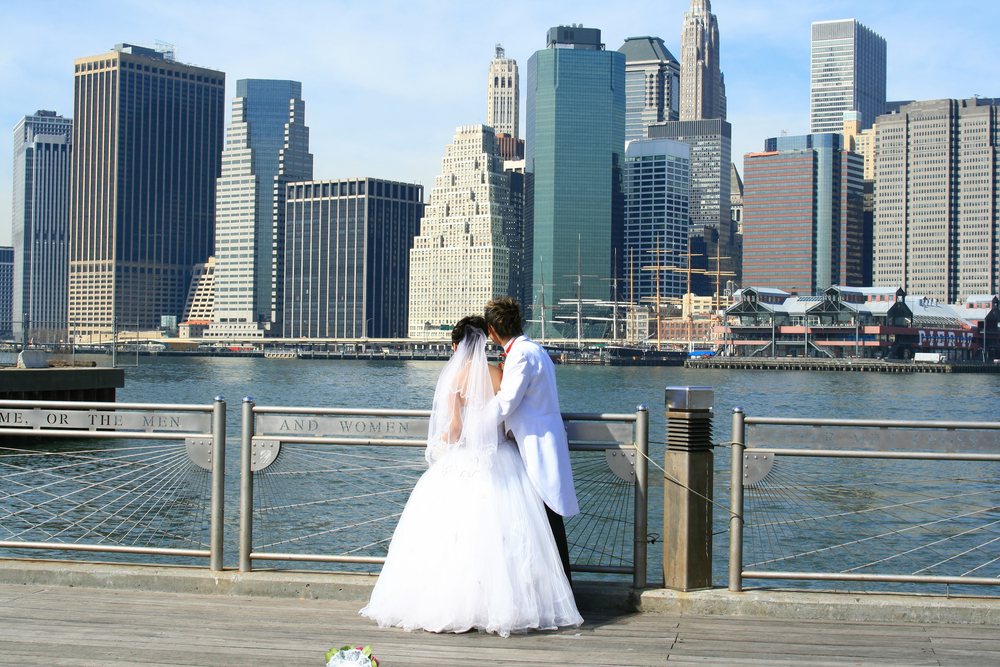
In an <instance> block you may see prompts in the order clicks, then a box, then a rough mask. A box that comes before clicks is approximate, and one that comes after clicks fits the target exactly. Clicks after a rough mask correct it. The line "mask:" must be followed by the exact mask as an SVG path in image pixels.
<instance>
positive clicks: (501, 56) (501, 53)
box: [496, 44, 507, 58]
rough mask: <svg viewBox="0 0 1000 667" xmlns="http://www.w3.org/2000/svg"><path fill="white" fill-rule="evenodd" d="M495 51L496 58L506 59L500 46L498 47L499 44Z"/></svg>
mask: <svg viewBox="0 0 1000 667" xmlns="http://www.w3.org/2000/svg"><path fill="white" fill-rule="evenodd" d="M496 49H497V50H496V58H506V57H507V56H506V55H505V52H504V50H503V47H502V46H500V45H499V44H497V46H496Z"/></svg>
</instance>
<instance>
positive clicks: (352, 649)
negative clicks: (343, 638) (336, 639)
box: [326, 644, 378, 667]
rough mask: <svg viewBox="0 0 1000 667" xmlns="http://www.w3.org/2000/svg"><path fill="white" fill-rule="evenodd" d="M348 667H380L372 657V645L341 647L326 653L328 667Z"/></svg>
mask: <svg viewBox="0 0 1000 667" xmlns="http://www.w3.org/2000/svg"><path fill="white" fill-rule="evenodd" d="M338 665H348V666H350V667H378V660H376V659H375V656H373V655H372V645H371V644H369V645H368V646H365V647H364V648H362V647H360V646H341V647H340V649H330V650H329V651H327V652H326V667H337V666H338Z"/></svg>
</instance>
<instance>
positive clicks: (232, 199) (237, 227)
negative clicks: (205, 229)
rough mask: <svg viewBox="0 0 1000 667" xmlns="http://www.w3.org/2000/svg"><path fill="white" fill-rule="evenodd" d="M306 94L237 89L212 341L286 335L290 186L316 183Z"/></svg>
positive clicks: (221, 191)
mask: <svg viewBox="0 0 1000 667" xmlns="http://www.w3.org/2000/svg"><path fill="white" fill-rule="evenodd" d="M301 95H302V84H300V83H299V82H297V81H281V80H268V79H241V80H239V81H237V82H236V97H235V98H234V99H233V102H232V121H231V122H230V123H229V125H228V126H227V131H226V147H225V150H224V151H223V152H222V176H221V177H220V178H219V180H218V186H217V188H216V201H217V203H216V216H215V262H216V265H215V306H214V315H213V317H212V324H211V326H210V327H209V328H208V331H207V332H206V333H205V337H206V338H263V337H264V336H266V335H280V333H281V327H280V313H281V311H280V309H279V308H277V307H276V305H277V304H276V302H277V301H279V300H280V295H279V294H276V292H277V291H278V290H279V289H280V288H279V281H278V279H277V276H279V275H281V274H280V273H278V272H277V271H276V269H275V264H276V263H279V262H280V259H281V257H280V255H281V253H280V247H279V246H282V245H283V243H284V215H285V206H284V195H285V184H286V183H288V182H289V181H299V180H309V179H311V178H312V155H311V154H310V153H309V129H308V128H307V127H306V126H305V102H303V101H302V99H301ZM288 156H290V157H291V158H292V159H288Z"/></svg>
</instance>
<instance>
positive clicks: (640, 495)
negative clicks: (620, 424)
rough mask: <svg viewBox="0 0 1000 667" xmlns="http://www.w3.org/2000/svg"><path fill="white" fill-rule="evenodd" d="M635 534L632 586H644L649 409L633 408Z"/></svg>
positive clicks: (647, 505)
mask: <svg viewBox="0 0 1000 667" xmlns="http://www.w3.org/2000/svg"><path fill="white" fill-rule="evenodd" d="M635 451H636V456H635V512H634V513H635V521H634V526H635V535H634V537H633V543H634V544H633V547H632V561H633V562H632V567H633V570H632V587H633V588H645V587H646V544H647V542H646V539H647V535H646V534H647V520H648V511H649V494H648V490H649V462H648V460H647V457H648V456H649V409H648V408H647V407H646V406H645V405H639V406H636V408H635Z"/></svg>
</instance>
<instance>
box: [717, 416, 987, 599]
mask: <svg viewBox="0 0 1000 667" xmlns="http://www.w3.org/2000/svg"><path fill="white" fill-rule="evenodd" d="M753 425H772V426H847V427H856V428H871V429H876V428H877V429H880V430H891V429H937V430H943V431H956V430H980V431H982V430H1000V422H965V421H916V420H905V419H816V418H800V417H748V416H746V415H745V414H744V411H743V408H734V409H733V424H732V437H731V440H730V444H731V461H730V466H731V486H730V512H731V514H730V522H729V590H730V591H732V592H740V591H742V590H743V578H744V577H750V578H754V579H803V580H816V581H873V582H875V581H877V582H896V583H936V584H949V585H953V584H981V585H1000V579H996V578H984V577H954V576H927V575H890V574H856V573H831V572H763V571H744V570H743V530H744V523H745V522H744V518H743V512H744V492H745V485H744V463H743V460H744V455H746V454H751V453H757V452H764V453H768V454H772V455H781V456H798V457H828V458H867V459H910V460H927V461H1000V453H983V452H981V451H974V450H973V451H964V452H952V451H926V450H886V449H880V450H866V449H847V448H837V447H827V448H822V449H820V448H810V447H807V446H804V447H784V446H778V447H775V446H768V445H766V444H761V445H749V444H746V427H747V426H753Z"/></svg>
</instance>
